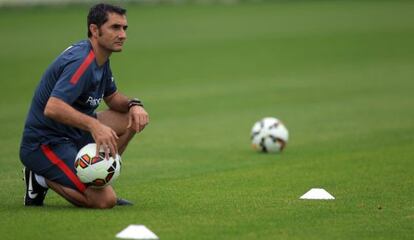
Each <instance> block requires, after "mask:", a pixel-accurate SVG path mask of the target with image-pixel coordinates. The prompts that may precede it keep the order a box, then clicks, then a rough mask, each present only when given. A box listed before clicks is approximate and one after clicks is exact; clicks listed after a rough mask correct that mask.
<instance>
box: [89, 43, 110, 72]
mask: <svg viewBox="0 0 414 240" xmlns="http://www.w3.org/2000/svg"><path fill="white" fill-rule="evenodd" d="M89 42H90V43H91V45H92V49H93V52H94V54H95V59H96V63H97V64H98V66H99V67H101V66H102V65H104V64H105V62H106V61H108V58H109V56H111V52H109V51H107V50H106V49H104V48H102V47H101V46H99V44H98V42H97V41H96V40H95V39H93V38H89Z"/></svg>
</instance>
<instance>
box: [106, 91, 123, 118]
mask: <svg viewBox="0 0 414 240" xmlns="http://www.w3.org/2000/svg"><path fill="white" fill-rule="evenodd" d="M128 102H129V98H128V97H127V96H125V95H123V94H122V93H120V92H115V93H114V94H112V95H111V96H108V97H106V98H105V103H106V105H108V107H109V108H110V109H112V110H114V111H117V112H122V113H126V112H128Z"/></svg>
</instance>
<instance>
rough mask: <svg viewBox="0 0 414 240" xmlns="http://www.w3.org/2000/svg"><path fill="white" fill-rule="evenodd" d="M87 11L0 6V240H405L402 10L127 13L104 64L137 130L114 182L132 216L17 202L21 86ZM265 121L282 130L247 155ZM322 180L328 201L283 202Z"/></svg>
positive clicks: (409, 195)
mask: <svg viewBox="0 0 414 240" xmlns="http://www.w3.org/2000/svg"><path fill="white" fill-rule="evenodd" d="M87 10H88V6H76V7H75V6H73V7H62V8H57V7H55V8H27V9H0V28H1V37H0V46H1V51H0V69H1V72H0V74H1V77H0V79H1V86H2V94H1V97H0V98H1V100H0V106H1V110H2V113H1V115H0V126H1V132H0V134H1V135H0V146H1V147H0V148H1V152H2V154H1V155H0V163H1V171H0V173H1V175H0V176H1V180H0V181H1V192H0V200H1V204H0V226H1V227H0V238H1V239H99V240H103V239H115V234H116V233H117V232H119V231H121V230H122V229H124V228H125V227H127V226H128V225H129V224H144V225H146V226H147V227H148V228H149V229H151V230H152V231H154V232H155V233H156V234H157V235H158V236H159V237H160V238H161V239H163V240H165V239H238V240H239V239H347V240H348V239H376V240H377V239H412V237H413V236H414V201H413V198H414V192H413V187H414V176H413V173H414V172H413V170H414V94H413V92H414V45H413V42H414V18H413V12H414V2H409V1H389V2H386V1H290V2H288V1H282V2H273V3H272V2H266V3H255V4H253V3H243V4H236V5H197V4H187V5H166V4H164V5H157V6H140V5H131V6H129V7H128V20H129V30H128V31H129V32H128V37H129V39H128V42H127V44H126V46H125V50H124V52H123V53H121V54H115V55H113V56H112V58H111V64H112V70H113V72H114V74H115V76H116V79H117V83H118V87H119V89H120V90H121V91H123V92H124V93H126V94H127V95H130V96H138V97H140V98H142V99H143V100H144V101H145V104H146V108H147V110H148V112H149V113H150V117H151V123H150V125H149V126H148V127H147V129H146V130H145V131H144V132H143V133H142V134H140V135H138V136H137V137H136V138H135V139H134V141H133V142H132V143H131V144H130V146H129V149H128V150H127V152H126V153H125V154H124V156H123V160H124V165H123V166H124V168H123V171H122V174H121V177H120V178H119V180H118V181H117V182H116V184H115V188H116V190H117V193H118V195H119V196H122V197H125V198H127V199H130V200H132V201H134V202H135V203H136V204H135V205H134V206H133V207H124V208H123V207H116V208H114V209H112V210H88V209H78V208H75V207H72V206H71V205H70V204H69V203H67V202H66V201H64V200H63V199H62V198H60V197H59V196H58V195H57V194H55V193H53V192H49V193H48V196H47V198H46V201H45V206H44V207H42V208H25V207H23V205H22V202H23V199H22V197H23V193H24V184H23V181H22V180H21V178H22V174H21V167H22V165H21V163H20V161H19V157H18V150H19V143H20V137H21V133H22V128H23V123H24V120H25V116H26V112H27V109H28V107H29V103H30V99H31V97H32V94H33V90H34V88H35V86H36V85H37V83H38V81H39V79H40V76H41V75H42V73H43V71H44V70H45V68H46V67H47V66H48V64H49V63H50V62H51V61H52V60H53V59H54V58H55V57H56V56H57V55H58V54H59V53H60V52H61V51H63V50H64V49H65V48H66V47H67V46H69V45H70V44H71V43H73V42H76V41H78V40H80V39H84V38H85V35H86V23H85V19H86V14H87ZM265 116H275V117H278V118H280V119H282V120H283V121H284V122H285V123H286V125H287V127H288V129H289V130H290V141H289V143H288V146H287V148H286V151H285V152H284V153H283V154H280V155H267V154H260V153H256V152H254V151H253V150H252V149H251V147H250V139H249V138H250V136H249V134H250V128H251V127H252V125H253V123H254V122H255V121H257V120H259V119H260V118H262V117H265ZM314 187H322V188H325V189H326V190H327V191H328V192H330V193H331V194H333V195H334V196H335V197H336V200H333V201H304V200H299V199H298V198H299V197H300V196H301V195H302V194H304V193H305V192H306V191H308V190H309V189H310V188H314Z"/></svg>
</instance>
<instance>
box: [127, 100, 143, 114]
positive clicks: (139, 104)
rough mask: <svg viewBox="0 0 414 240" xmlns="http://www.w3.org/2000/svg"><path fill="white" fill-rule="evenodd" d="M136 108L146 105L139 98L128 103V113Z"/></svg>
mask: <svg viewBox="0 0 414 240" xmlns="http://www.w3.org/2000/svg"><path fill="white" fill-rule="evenodd" d="M134 106H139V107H144V104H143V103H142V101H141V100H139V99H138V98H132V99H130V100H129V101H128V111H129V110H130V109H131V108H132V107H134Z"/></svg>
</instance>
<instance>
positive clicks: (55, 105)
mask: <svg viewBox="0 0 414 240" xmlns="http://www.w3.org/2000/svg"><path fill="white" fill-rule="evenodd" d="M44 114H45V116H46V117H48V118H51V119H53V120H55V121H58V122H60V123H63V124H66V125H70V126H73V127H77V128H80V129H83V130H86V131H89V132H90V131H91V128H92V126H93V124H96V121H98V120H97V119H95V118H93V117H90V116H88V115H86V114H84V113H81V112H79V111H78V110H76V109H74V108H73V107H72V106H70V105H69V104H67V103H65V102H64V101H62V100H61V99H59V98H56V97H50V98H49V100H48V102H47V104H46V107H45V110H44Z"/></svg>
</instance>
